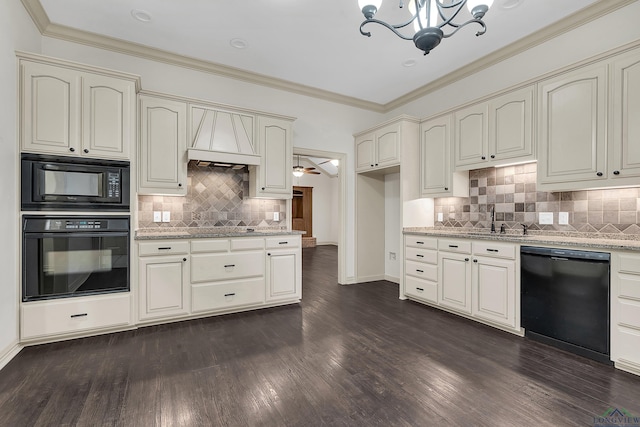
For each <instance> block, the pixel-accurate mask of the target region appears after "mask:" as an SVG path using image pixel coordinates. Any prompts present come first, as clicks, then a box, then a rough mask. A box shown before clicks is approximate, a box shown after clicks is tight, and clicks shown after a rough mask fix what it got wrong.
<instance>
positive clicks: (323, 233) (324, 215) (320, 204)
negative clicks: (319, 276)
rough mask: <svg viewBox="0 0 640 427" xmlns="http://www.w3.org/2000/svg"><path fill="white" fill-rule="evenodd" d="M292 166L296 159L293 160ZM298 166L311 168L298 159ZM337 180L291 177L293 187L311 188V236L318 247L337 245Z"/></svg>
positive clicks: (303, 176) (310, 165)
mask: <svg viewBox="0 0 640 427" xmlns="http://www.w3.org/2000/svg"><path fill="white" fill-rule="evenodd" d="M294 157H295V156H294ZM293 162H294V165H295V164H296V162H297V158H294V160H293ZM300 166H303V167H313V165H312V164H311V163H309V162H307V161H305V160H304V159H300ZM338 182H339V181H338V178H337V177H334V178H331V177H329V176H328V175H325V174H320V175H308V174H305V175H302V176H301V177H300V178H296V177H293V185H296V186H301V187H313V213H312V215H313V224H312V227H313V236H314V237H315V238H316V243H317V244H319V245H327V244H331V245H337V244H338V231H339V227H338V226H337V225H336V223H337V220H338V217H339V215H338V214H337V213H338V191H339V188H338Z"/></svg>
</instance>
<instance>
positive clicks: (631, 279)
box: [618, 274, 640, 321]
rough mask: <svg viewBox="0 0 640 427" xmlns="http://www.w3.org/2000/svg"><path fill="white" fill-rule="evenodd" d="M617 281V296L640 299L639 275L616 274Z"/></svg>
mask: <svg viewBox="0 0 640 427" xmlns="http://www.w3.org/2000/svg"><path fill="white" fill-rule="evenodd" d="M618 282H619V283H620V287H619V289H618V296H620V297H623V298H631V299H636V300H638V301H640V276H637V275H630V274H618ZM638 319H640V318H638ZM639 321H640V320H639Z"/></svg>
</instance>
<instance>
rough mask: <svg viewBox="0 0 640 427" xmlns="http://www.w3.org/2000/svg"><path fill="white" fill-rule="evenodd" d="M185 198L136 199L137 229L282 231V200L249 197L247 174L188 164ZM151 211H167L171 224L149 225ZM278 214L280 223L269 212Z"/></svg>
mask: <svg viewBox="0 0 640 427" xmlns="http://www.w3.org/2000/svg"><path fill="white" fill-rule="evenodd" d="M187 181H188V187H187V195H186V196H185V197H179V196H138V228H159V227H165V228H167V227H168V228H175V227H251V228H253V227H255V228H266V227H268V228H271V229H273V228H286V219H287V212H286V207H287V204H286V201H285V200H267V199H251V198H249V171H248V169H247V167H246V166H245V167H244V168H242V169H238V170H234V169H231V168H224V167H214V166H197V165H196V164H195V163H194V162H189V166H188V169H187ZM153 211H170V212H171V222H168V223H162V222H153ZM274 212H279V213H280V221H274V220H273V213H274Z"/></svg>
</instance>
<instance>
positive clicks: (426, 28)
mask: <svg viewBox="0 0 640 427" xmlns="http://www.w3.org/2000/svg"><path fill="white" fill-rule="evenodd" d="M408 3H409V7H408V9H409V13H411V18H410V19H409V20H408V21H406V22H404V23H401V24H397V25H391V24H387V23H386V22H384V21H381V20H379V19H375V18H374V16H375V14H376V12H377V11H378V9H379V8H380V5H381V4H382V0H358V5H359V6H360V8H361V9H362V14H363V15H364V17H365V21H363V22H362V24H360V34H362V35H363V36H367V37H371V33H370V32H367V31H364V30H363V29H362V28H363V27H364V26H365V25H367V24H370V23H376V24H380V25H382V26H384V27H387V28H388V29H390V30H391V31H393V32H394V33H395V35H397V36H398V37H400V38H401V39H404V40H413V42H414V43H415V45H416V47H417V48H418V49H420V50H421V51H423V52H424V54H425V55H426V54H428V53H429V52H431V50H432V49H433V48H435V47H436V46H438V45H439V44H440V42H441V41H442V39H443V38H447V37H451V36H452V35H454V34H455V33H457V32H458V30H460V28H462V27H464V26H466V25H468V24H472V23H475V24H478V25H480V27H481V28H480V30H478V32H477V33H476V36H481V35H483V34H484V33H485V32H486V31H487V26H486V25H485V23H484V22H483V21H482V18H483V17H484V14H485V13H487V11H488V10H489V8H490V7H491V4H492V3H493V0H408ZM465 5H466V6H467V8H468V9H469V12H471V16H472V17H473V19H470V20H468V21H465V22H462V23H455V22H454V20H455V19H456V18H457V17H458V14H459V13H460V11H461V10H462V8H463V7H464V6H465ZM398 7H399V8H400V9H402V8H404V1H403V0H400V4H399V6H398ZM412 23H413V28H414V31H415V32H414V33H413V34H409V35H405V34H403V33H401V32H400V31H398V30H400V29H403V28H405V27H407V26H409V25H411V24H412ZM449 27H450V28H449ZM445 31H449V32H448V33H445Z"/></svg>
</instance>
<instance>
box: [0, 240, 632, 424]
mask: <svg viewBox="0 0 640 427" xmlns="http://www.w3.org/2000/svg"><path fill="white" fill-rule="evenodd" d="M303 263H304V268H303V275H304V280H303V283H304V284H303V301H302V303H301V304H299V305H291V306H286V307H280V308H273V309H266V310H257V311H253V312H248V313H241V314H233V315H226V316H218V317H212V318H207V319H200V320H194V321H186V322H180V323H173V324H169V325H162V326H152V327H146V328H141V329H138V330H136V331H129V332H122V333H118V334H111V335H104V336H99V337H92V338H85V339H79V340H73V341H68V342H61V343H54V344H47V345H41V346H34V347H28V348H25V349H23V350H22V352H21V353H20V354H19V355H18V356H17V357H16V358H15V359H14V360H12V361H11V362H10V363H9V364H8V365H7V366H6V367H5V368H4V369H3V370H1V371H0V425H1V426H11V427H14V426H32V425H38V426H40V425H42V426H67V425H69V426H76V425H77V426H316V425H336V426H341V425H344V426H377V425H379V426H449V425H452V426H565V425H567V426H571V425H579V426H593V425H594V419H593V417H594V416H599V415H601V414H603V413H604V412H605V411H606V410H607V409H608V408H610V407H614V408H624V409H626V410H627V411H629V412H630V413H632V414H635V415H640V377H636V376H634V375H631V374H627V373H625V372H622V371H618V370H616V369H614V368H613V367H611V366H607V365H603V364H599V363H597V362H593V361H590V360H588V359H584V358H582V357H579V356H575V355H572V354H569V353H566V352H563V351H560V350H556V349H554V348H552V347H548V346H546V345H544V344H540V343H537V342H534V341H530V340H527V339H524V338H520V337H517V336H513V335H511V334H508V333H505V332H501V331H498V330H495V329H493V328H490V327H487V326H484V325H481V324H478V323H475V322H472V321H468V320H465V319H463V318H460V317H457V316H455V315H451V314H448V313H445V312H442V311H439V310H436V309H432V308H429V307H425V306H423V305H420V304H417V303H413V302H410V301H400V300H399V299H398V288H397V285H395V284H393V283H389V282H384V281H381V282H372V283H367V284H359V285H352V286H340V285H338V284H337V280H336V270H337V251H336V249H335V247H328V246H320V247H317V248H311V249H305V250H304V255H303Z"/></svg>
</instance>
